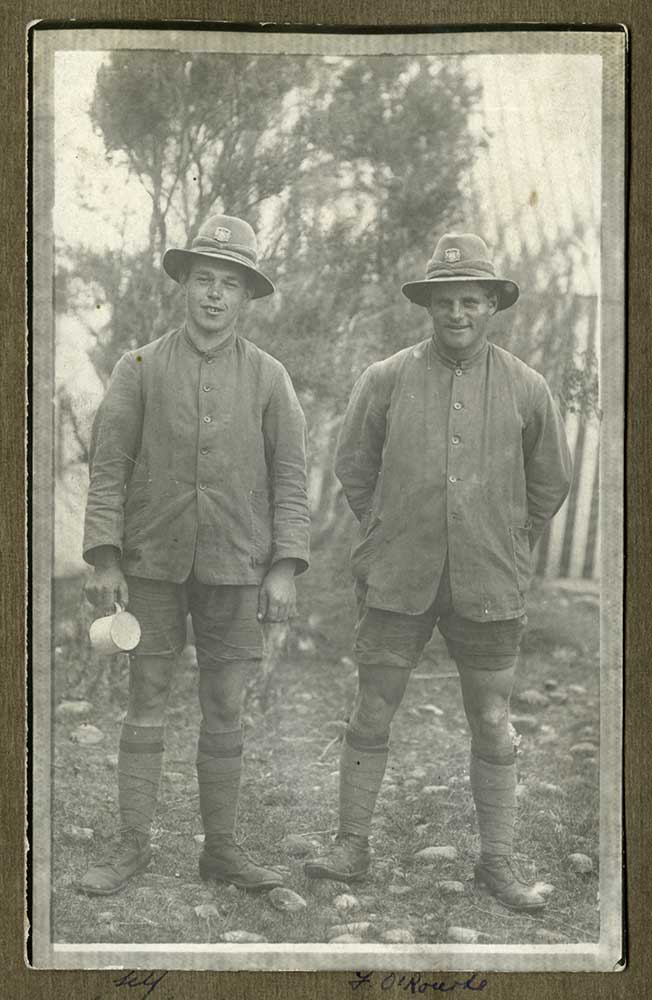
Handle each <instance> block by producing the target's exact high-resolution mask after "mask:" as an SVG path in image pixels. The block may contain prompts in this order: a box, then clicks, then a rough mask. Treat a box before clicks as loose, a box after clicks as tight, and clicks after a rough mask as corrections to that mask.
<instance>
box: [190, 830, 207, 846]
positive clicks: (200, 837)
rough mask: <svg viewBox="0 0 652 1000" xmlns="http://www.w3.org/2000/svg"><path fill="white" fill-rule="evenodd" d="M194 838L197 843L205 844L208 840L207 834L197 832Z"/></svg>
mask: <svg viewBox="0 0 652 1000" xmlns="http://www.w3.org/2000/svg"><path fill="white" fill-rule="evenodd" d="M192 839H193V840H194V842H195V843H196V844H203V843H204V841H205V840H206V836H205V834H203V833H196V834H195V836H194V837H193V838H192Z"/></svg>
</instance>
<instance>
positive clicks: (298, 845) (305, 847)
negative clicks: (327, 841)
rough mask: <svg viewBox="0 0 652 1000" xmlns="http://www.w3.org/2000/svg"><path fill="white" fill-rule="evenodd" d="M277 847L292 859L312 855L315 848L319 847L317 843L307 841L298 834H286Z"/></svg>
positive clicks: (306, 838)
mask: <svg viewBox="0 0 652 1000" xmlns="http://www.w3.org/2000/svg"><path fill="white" fill-rule="evenodd" d="M279 846H280V847H281V849H282V850H284V851H285V853H286V854H289V855H290V856H291V857H293V858H305V857H306V856H307V855H308V854H313V853H314V851H315V848H317V847H319V842H318V841H315V840H309V839H308V837H306V836H304V835H302V834H300V833H288V834H287V836H285V837H283V839H282V840H281V843H280V845H279Z"/></svg>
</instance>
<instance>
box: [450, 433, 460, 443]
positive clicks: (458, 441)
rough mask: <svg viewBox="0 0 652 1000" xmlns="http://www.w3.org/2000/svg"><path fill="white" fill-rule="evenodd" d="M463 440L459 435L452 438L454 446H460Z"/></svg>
mask: <svg viewBox="0 0 652 1000" xmlns="http://www.w3.org/2000/svg"><path fill="white" fill-rule="evenodd" d="M461 440H462V439H461V438H460V437H458V436H457V434H453V436H452V438H451V441H452V442H453V444H459V443H460V441H461Z"/></svg>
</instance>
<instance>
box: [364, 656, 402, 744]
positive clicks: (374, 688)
mask: <svg viewBox="0 0 652 1000" xmlns="http://www.w3.org/2000/svg"><path fill="white" fill-rule="evenodd" d="M393 673H394V672H393ZM406 681H407V678H405V677H404V676H403V675H401V676H400V678H399V677H396V678H394V677H391V678H388V677H386V676H384V674H383V673H381V672H380V671H375V672H370V671H367V672H364V673H363V672H362V671H361V672H360V681H359V689H358V696H357V698H356V703H355V708H354V710H353V715H352V717H351V726H352V727H353V728H354V729H355V730H356V731H357V732H358V733H360V735H362V736H365V737H367V738H377V739H378V740H379V741H380V742H385V741H386V740H387V738H388V736H389V729H390V726H391V723H392V719H393V718H394V714H395V713H396V710H397V708H398V707H399V705H400V704H401V700H402V698H403V692H404V690H405V683H406Z"/></svg>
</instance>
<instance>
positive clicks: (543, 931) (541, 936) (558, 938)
mask: <svg viewBox="0 0 652 1000" xmlns="http://www.w3.org/2000/svg"><path fill="white" fill-rule="evenodd" d="M534 936H535V937H536V938H537V939H538V940H539V941H543V943H544V944H559V943H560V942H563V941H566V935H565V934H562V933H561V931H550V930H548V928H547V927H537V928H536V930H535V932H534Z"/></svg>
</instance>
